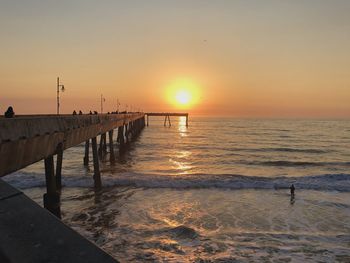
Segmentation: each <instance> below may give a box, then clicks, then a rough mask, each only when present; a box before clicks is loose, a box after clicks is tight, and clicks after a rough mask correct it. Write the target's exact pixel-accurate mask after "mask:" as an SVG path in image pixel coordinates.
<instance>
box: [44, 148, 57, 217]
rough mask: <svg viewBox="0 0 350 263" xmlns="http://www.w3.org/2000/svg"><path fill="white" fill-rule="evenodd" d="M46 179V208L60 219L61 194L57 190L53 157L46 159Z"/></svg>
mask: <svg viewBox="0 0 350 263" xmlns="http://www.w3.org/2000/svg"><path fill="white" fill-rule="evenodd" d="M45 179H46V193H45V194H44V207H45V208H46V209H47V210H49V211H50V212H51V213H52V214H54V215H55V216H57V217H58V218H61V209H60V194H59V193H58V192H57V188H56V180H55V167H54V159H53V155H50V156H48V157H47V158H45Z"/></svg>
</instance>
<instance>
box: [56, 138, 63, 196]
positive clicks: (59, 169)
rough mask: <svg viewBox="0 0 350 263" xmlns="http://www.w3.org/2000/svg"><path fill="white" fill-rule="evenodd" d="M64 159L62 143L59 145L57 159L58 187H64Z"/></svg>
mask: <svg viewBox="0 0 350 263" xmlns="http://www.w3.org/2000/svg"><path fill="white" fill-rule="evenodd" d="M62 160H63V145H62V143H60V144H59V145H58V146H57V160H56V189H57V191H59V192H60V191H61V189H62Z"/></svg>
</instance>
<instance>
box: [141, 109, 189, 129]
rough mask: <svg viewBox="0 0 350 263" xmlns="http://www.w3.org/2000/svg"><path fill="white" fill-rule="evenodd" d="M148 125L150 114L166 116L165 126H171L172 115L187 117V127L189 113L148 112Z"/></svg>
mask: <svg viewBox="0 0 350 263" xmlns="http://www.w3.org/2000/svg"><path fill="white" fill-rule="evenodd" d="M145 115H146V117H147V126H148V125H149V117H150V116H158V117H164V126H167V125H168V126H169V127H170V126H171V121H170V117H186V127H188V113H178V112H170V113H169V112H162V113H159V112H147V113H146V114H145Z"/></svg>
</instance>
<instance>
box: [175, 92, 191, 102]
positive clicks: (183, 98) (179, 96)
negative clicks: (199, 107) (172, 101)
mask: <svg viewBox="0 0 350 263" xmlns="http://www.w3.org/2000/svg"><path fill="white" fill-rule="evenodd" d="M175 98H176V101H177V102H178V103H179V104H182V105H185V104H189V103H190V102H191V94H190V93H189V92H188V91H187V90H180V91H178V92H177V93H176V96H175Z"/></svg>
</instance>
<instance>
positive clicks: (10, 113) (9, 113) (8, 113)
mask: <svg viewBox="0 0 350 263" xmlns="http://www.w3.org/2000/svg"><path fill="white" fill-rule="evenodd" d="M4 115H5V118H13V117H14V116H15V112H14V111H13V108H12V106H10V107H8V108H7V111H5V114H4Z"/></svg>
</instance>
